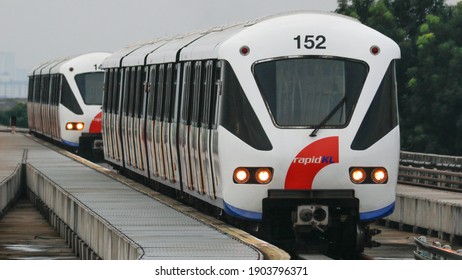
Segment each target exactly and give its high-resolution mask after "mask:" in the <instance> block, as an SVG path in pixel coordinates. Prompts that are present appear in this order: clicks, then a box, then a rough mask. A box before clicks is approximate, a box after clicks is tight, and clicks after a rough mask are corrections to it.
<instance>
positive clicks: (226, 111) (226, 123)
mask: <svg viewBox="0 0 462 280" xmlns="http://www.w3.org/2000/svg"><path fill="white" fill-rule="evenodd" d="M224 62H225V65H224V67H225V69H224V77H223V80H224V81H223V99H222V102H221V103H222V104H221V112H222V116H221V125H222V126H223V127H224V128H226V129H227V130H228V131H229V132H231V133H232V134H234V135H235V136H236V137H238V138H239V139H241V140H242V141H244V142H245V143H247V144H248V145H249V146H251V147H253V148H255V149H257V150H261V151H270V150H272V149H273V146H272V144H271V142H270V140H269V139H268V136H267V135H266V133H265V130H264V129H263V127H262V125H261V123H260V120H259V119H258V117H257V115H256V114H255V111H254V110H253V108H252V106H251V105H250V102H249V100H248V99H247V96H246V95H245V92H244V90H243V89H242V87H241V84H240V83H239V80H238V79H237V77H236V74H235V73H234V70H233V68H232V67H231V65H230V64H229V63H228V62H227V61H224Z"/></svg>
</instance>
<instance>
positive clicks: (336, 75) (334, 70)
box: [254, 57, 368, 128]
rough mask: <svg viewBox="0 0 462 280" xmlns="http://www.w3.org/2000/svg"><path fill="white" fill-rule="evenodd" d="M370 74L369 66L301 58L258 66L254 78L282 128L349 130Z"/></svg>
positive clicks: (333, 60)
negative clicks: (344, 128) (336, 128)
mask: <svg viewBox="0 0 462 280" xmlns="http://www.w3.org/2000/svg"><path fill="white" fill-rule="evenodd" d="M367 73H368V67H367V65H366V64H365V63H363V62H359V61H352V60H345V59H339V58H319V57H298V58H288V59H281V60H271V61H265V62H261V63H258V64H256V65H255V66H254V76H255V79H256V81H257V84H258V87H259V89H260V92H261V93H262V95H263V98H264V99H265V102H266V104H267V106H268V108H269V111H270V113H271V115H272V117H273V120H274V122H275V123H276V125H277V126H280V127H318V126H319V127H324V128H326V127H343V126H346V125H347V123H348V121H349V119H350V117H351V115H352V113H353V110H354V107H355V104H356V102H357V100H358V98H359V95H360V93H361V90H362V87H363V85H364V81H365V80H366V76H367Z"/></svg>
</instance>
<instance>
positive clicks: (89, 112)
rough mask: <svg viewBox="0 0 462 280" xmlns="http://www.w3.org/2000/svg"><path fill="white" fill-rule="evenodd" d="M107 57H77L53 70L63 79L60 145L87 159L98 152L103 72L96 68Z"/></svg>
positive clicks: (104, 55) (96, 55) (91, 55)
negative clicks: (94, 151) (61, 143)
mask: <svg viewBox="0 0 462 280" xmlns="http://www.w3.org/2000/svg"><path fill="white" fill-rule="evenodd" d="M109 55H110V54H109V53H89V54H84V55H79V56H76V57H73V58H71V59H68V60H67V61H65V62H63V63H61V64H60V65H59V67H56V71H57V72H58V73H60V74H62V75H63V82H62V83H63V84H62V92H61V99H60V107H59V110H58V111H59V117H58V119H59V124H60V131H61V141H62V142H63V143H64V144H65V145H66V146H68V147H70V148H75V149H76V150H78V152H79V153H80V154H82V155H88V156H89V155H91V154H92V151H93V150H94V149H98V147H95V141H96V143H97V142H98V141H97V140H98V139H101V105H102V99H103V84H104V83H103V80H104V72H103V71H102V70H101V69H100V65H101V62H102V61H103V60H104V59H105V58H106V57H107V56H109ZM101 142H102V141H101V140H100V143H101ZM101 149H102V147H101Z"/></svg>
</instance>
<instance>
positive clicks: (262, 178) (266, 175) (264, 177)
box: [255, 168, 273, 184]
mask: <svg viewBox="0 0 462 280" xmlns="http://www.w3.org/2000/svg"><path fill="white" fill-rule="evenodd" d="M255 178H256V179H257V181H258V183H260V184H268V183H269V182H271V179H272V178H273V174H272V173H271V170H269V169H268V168H260V169H258V170H257V173H256V174H255Z"/></svg>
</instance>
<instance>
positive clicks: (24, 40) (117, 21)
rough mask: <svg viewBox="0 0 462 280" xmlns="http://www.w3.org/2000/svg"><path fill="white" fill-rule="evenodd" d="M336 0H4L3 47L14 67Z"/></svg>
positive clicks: (324, 6)
mask: <svg viewBox="0 0 462 280" xmlns="http://www.w3.org/2000/svg"><path fill="white" fill-rule="evenodd" d="M336 7H337V0H324V1H318V0H286V1H279V0H278V1H259V0H233V1H228V0H189V1H181V0H169V1H159V0H97V1H95V0H79V1H75V0H42V1H30V0H0V32H1V37H0V38H1V39H0V52H9V53H13V54H14V55H15V64H16V68H22V69H32V68H33V67H35V66H37V65H39V64H40V63H42V62H44V61H47V60H49V59H53V58H57V57H62V56H68V55H73V54H79V53H85V52H92V51H108V52H113V51H116V50H118V49H121V48H124V47H126V46H128V45H131V44H134V43H138V42H143V41H148V40H151V39H154V38H156V37H161V36H172V35H176V34H181V33H186V32H191V31H195V30H202V29H206V28H210V27H213V26H218V25H224V24H229V23H233V22H238V21H244V20H252V19H256V18H259V17H262V16H267V15H271V14H275V13H281V12H286V11H294V10H320V11H334V10H335V9H336Z"/></svg>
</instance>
